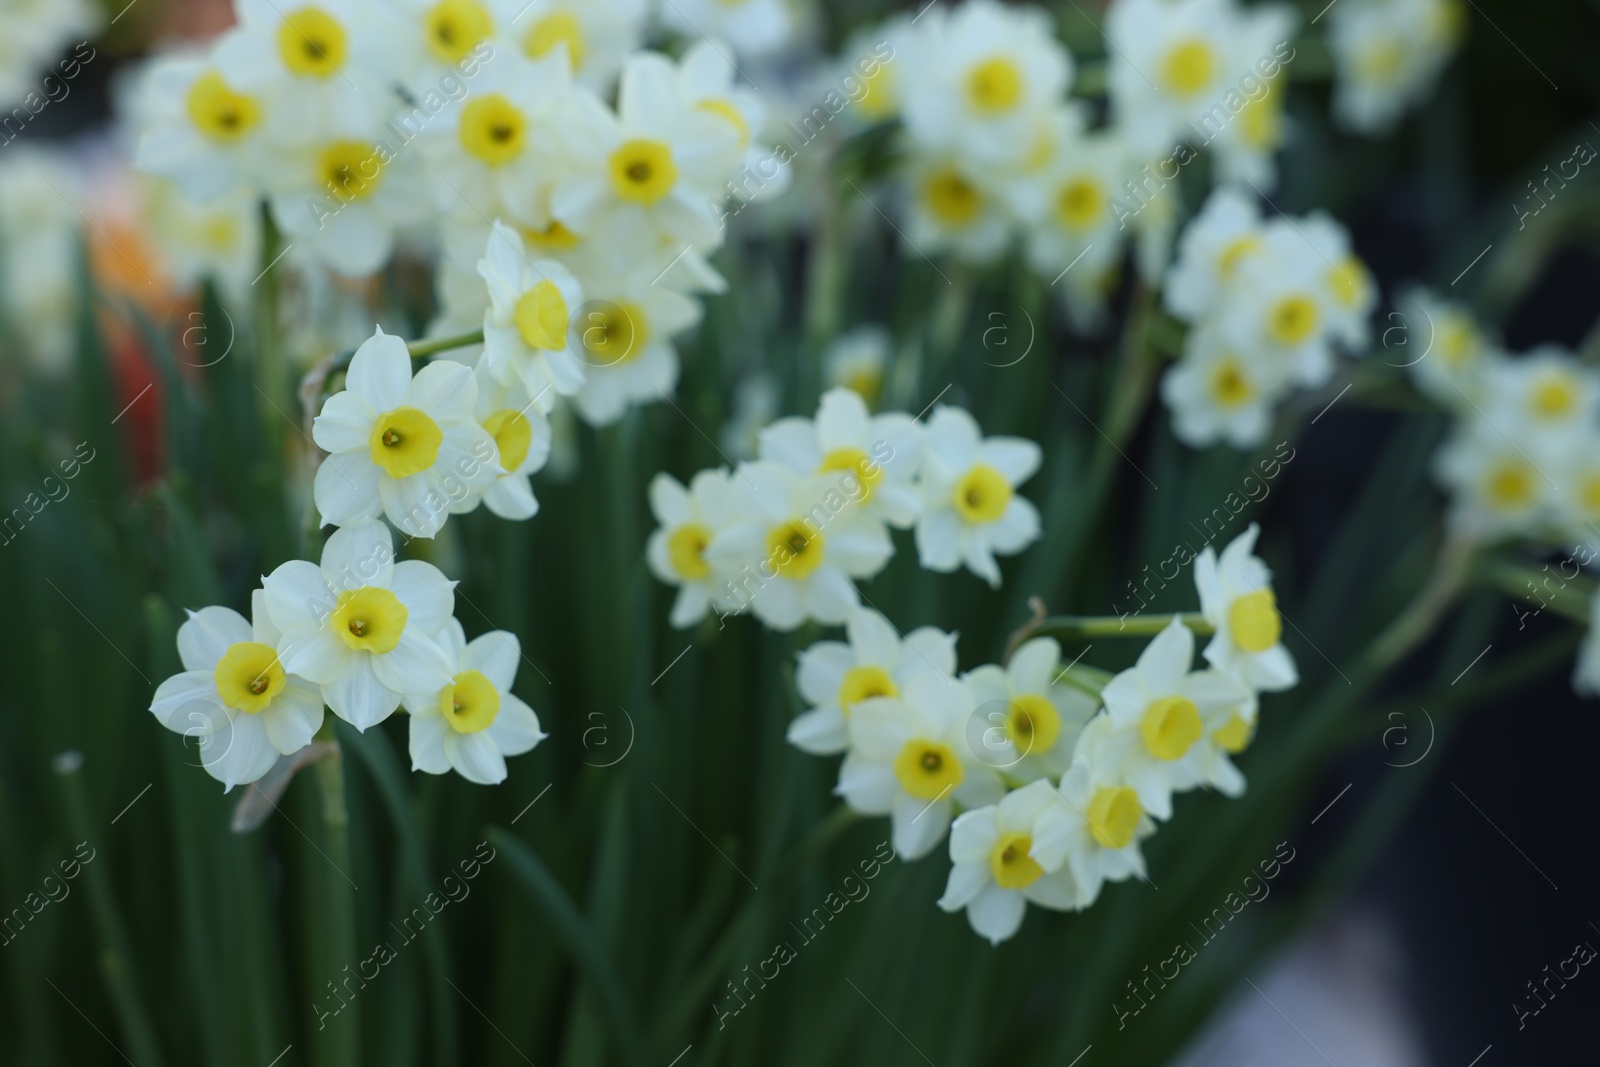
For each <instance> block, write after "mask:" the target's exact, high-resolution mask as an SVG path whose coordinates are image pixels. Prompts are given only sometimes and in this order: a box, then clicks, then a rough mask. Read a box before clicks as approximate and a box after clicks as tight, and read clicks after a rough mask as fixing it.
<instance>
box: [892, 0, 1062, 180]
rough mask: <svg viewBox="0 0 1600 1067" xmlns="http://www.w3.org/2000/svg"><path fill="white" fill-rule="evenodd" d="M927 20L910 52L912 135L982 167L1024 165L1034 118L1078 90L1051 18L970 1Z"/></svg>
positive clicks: (907, 109) (907, 107) (906, 104)
mask: <svg viewBox="0 0 1600 1067" xmlns="http://www.w3.org/2000/svg"><path fill="white" fill-rule="evenodd" d="M927 18H928V27H927V28H926V29H925V30H924V31H923V32H922V33H921V34H919V35H917V36H916V38H915V43H914V44H908V47H907V49H906V56H905V64H906V71H905V94H904V100H903V104H902V107H903V109H904V117H905V123H906V130H907V132H908V134H909V135H910V137H911V138H912V140H913V141H915V142H916V143H918V144H919V145H920V146H922V147H924V148H927V149H932V150H936V151H947V152H951V153H954V154H956V155H959V156H960V157H962V158H964V159H968V160H971V161H972V162H973V163H974V164H975V165H977V166H980V167H985V168H993V167H996V166H1006V165H1014V164H1016V163H1019V162H1021V159H1022V158H1025V157H1026V154H1027V152H1028V150H1029V146H1030V144H1031V137H1030V136H1029V134H1030V132H1031V129H1032V126H1033V121H1034V119H1035V117H1036V116H1037V115H1038V114H1040V113H1041V112H1043V111H1046V110H1047V109H1049V108H1050V107H1051V106H1052V105H1054V104H1056V103H1057V102H1058V101H1059V100H1061V99H1062V97H1064V96H1065V95H1066V92H1067V90H1068V88H1069V87H1070V86H1071V82H1072V57H1071V56H1070V55H1069V54H1068V53H1067V51H1066V49H1064V48H1062V47H1061V45H1060V43H1059V42H1057V41H1056V40H1055V33H1054V26H1053V24H1052V20H1051V18H1050V15H1049V13H1048V12H1046V11H1044V10H1043V9H1041V8H1032V7H1006V6H1002V5H1001V4H998V3H994V2H992V0H969V2H968V3H965V4H961V5H959V6H957V7H956V8H954V9H953V10H948V11H947V10H946V9H943V8H936V9H934V10H932V11H930V12H928V13H927Z"/></svg>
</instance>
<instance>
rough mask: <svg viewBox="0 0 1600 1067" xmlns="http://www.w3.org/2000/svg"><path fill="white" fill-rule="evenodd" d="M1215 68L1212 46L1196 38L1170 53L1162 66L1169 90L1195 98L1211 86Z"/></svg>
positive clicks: (1181, 44)
mask: <svg viewBox="0 0 1600 1067" xmlns="http://www.w3.org/2000/svg"><path fill="white" fill-rule="evenodd" d="M1215 68H1216V59H1215V57H1213V56H1212V54H1211V46H1210V45H1208V44H1206V43H1205V42H1204V41H1201V40H1198V39H1195V38H1190V39H1189V40H1187V41H1183V42H1182V43H1180V44H1179V45H1178V46H1177V47H1175V48H1174V49H1173V50H1172V51H1170V52H1168V53H1167V59H1166V62H1165V63H1164V64H1163V65H1162V71H1163V73H1164V74H1165V76H1166V81H1167V88H1168V89H1171V90H1172V91H1173V92H1174V93H1176V94H1177V95H1178V96H1193V95H1194V94H1195V93H1198V92H1199V91H1200V90H1202V89H1204V88H1205V87H1206V86H1208V85H1210V84H1211V74H1212V71H1213V70H1215Z"/></svg>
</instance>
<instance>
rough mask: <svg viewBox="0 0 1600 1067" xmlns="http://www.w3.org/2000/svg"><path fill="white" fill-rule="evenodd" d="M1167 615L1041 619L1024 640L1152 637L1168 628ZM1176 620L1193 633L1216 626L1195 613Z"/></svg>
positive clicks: (1211, 630) (1072, 616)
mask: <svg viewBox="0 0 1600 1067" xmlns="http://www.w3.org/2000/svg"><path fill="white" fill-rule="evenodd" d="M1172 618H1173V617H1172V616H1170V615H1153V616H1152V615H1140V616H1138V617H1136V618H1131V619H1130V618H1124V617H1123V616H1120V615H1052V616H1050V617H1049V618H1048V619H1043V620H1041V621H1040V622H1039V623H1038V624H1036V625H1034V626H1033V627H1032V629H1031V630H1030V631H1029V632H1028V634H1027V635H1026V637H1024V640H1026V639H1027V638H1028V637H1054V638H1055V639H1056V640H1057V641H1081V640H1084V639H1085V638H1094V637H1153V636H1154V635H1156V634H1158V633H1160V632H1161V631H1163V630H1165V629H1166V628H1167V627H1168V626H1171V625H1172ZM1177 618H1178V621H1179V622H1181V623H1183V624H1184V625H1185V626H1187V627H1188V628H1189V629H1191V630H1193V631H1194V632H1195V633H1197V634H1202V635H1204V634H1212V633H1215V632H1216V627H1214V626H1212V625H1211V623H1210V621H1209V620H1208V619H1207V618H1206V617H1205V616H1204V615H1202V614H1200V613H1199V612H1198V611H1191V612H1187V613H1185V614H1182V615H1179V616H1177Z"/></svg>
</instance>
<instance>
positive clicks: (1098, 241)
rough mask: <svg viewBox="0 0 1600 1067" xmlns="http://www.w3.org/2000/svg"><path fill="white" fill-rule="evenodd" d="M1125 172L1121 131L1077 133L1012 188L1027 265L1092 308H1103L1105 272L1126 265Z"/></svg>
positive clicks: (1077, 303)
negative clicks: (1024, 232) (1022, 224)
mask: <svg viewBox="0 0 1600 1067" xmlns="http://www.w3.org/2000/svg"><path fill="white" fill-rule="evenodd" d="M1126 169H1127V149H1126V148H1125V147H1124V145H1123V144H1122V142H1121V140H1120V138H1118V136H1117V135H1116V134H1115V133H1110V132H1096V133H1091V134H1075V135H1072V136H1068V137H1064V138H1062V139H1061V143H1060V145H1059V146H1058V147H1057V149H1056V152H1055V153H1054V156H1053V158H1051V159H1050V161H1049V162H1048V163H1047V164H1046V165H1045V166H1044V167H1043V168H1041V169H1040V172H1039V173H1038V174H1037V175H1031V176H1030V177H1029V178H1027V179H1025V180H1020V181H1017V182H1015V183H1013V184H1012V188H1013V193H1012V199H1013V201H1014V202H1015V204H1016V208H1017V212H1018V214H1019V215H1020V216H1021V217H1022V218H1023V219H1024V220H1025V224H1026V226H1027V251H1028V265H1029V266H1031V267H1032V268H1033V269H1034V270H1035V271H1037V272H1038V273H1039V274H1041V275H1043V276H1044V277H1047V278H1054V279H1056V280H1057V281H1059V282H1060V283H1061V284H1062V285H1063V286H1067V287H1068V288H1067V289H1066V290H1064V291H1066V292H1069V293H1072V294H1074V297H1073V299H1074V302H1075V304H1076V305H1081V306H1083V307H1085V308H1086V309H1092V308H1095V307H1096V306H1097V305H1098V304H1102V303H1104V300H1105V296H1104V293H1105V290H1106V275H1107V272H1108V271H1110V270H1112V269H1113V268H1114V267H1115V266H1116V265H1117V264H1118V263H1120V262H1121V260H1122V253H1123V249H1124V237H1123V233H1122V231H1123V229H1124V223H1123V221H1122V220H1121V218H1120V217H1119V211H1118V209H1117V207H1116V204H1117V201H1118V199H1119V198H1120V197H1121V196H1122V195H1123V192H1122V190H1121V189H1119V188H1118V185H1119V183H1120V182H1121V181H1122V179H1123V177H1124V176H1125V175H1124V172H1125V170H1126ZM1124 210H1125V209H1124ZM1052 284H1053V283H1052ZM1094 317H1096V316H1095V314H1094V313H1093V312H1092V311H1091V312H1090V320H1091V321H1092V319H1093V318H1094ZM1002 358H1003V357H1002Z"/></svg>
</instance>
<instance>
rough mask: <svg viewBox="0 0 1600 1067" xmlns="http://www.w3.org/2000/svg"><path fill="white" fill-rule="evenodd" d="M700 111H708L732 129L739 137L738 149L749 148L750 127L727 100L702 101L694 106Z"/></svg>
mask: <svg viewBox="0 0 1600 1067" xmlns="http://www.w3.org/2000/svg"><path fill="white" fill-rule="evenodd" d="M695 106H696V107H698V108H699V109H700V110H701V111H709V112H711V113H712V114H713V115H715V116H717V118H719V119H721V120H723V121H724V122H726V123H727V124H728V125H730V126H732V127H733V132H734V133H736V134H738V135H739V147H740V148H741V149H744V148H748V147H750V126H749V124H748V123H746V122H745V121H744V116H743V115H741V114H739V109H738V108H736V107H734V106H733V104H731V103H730V102H728V101H727V100H722V99H711V100H702V101H700V102H699V103H698V104H696V105H695Z"/></svg>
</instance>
